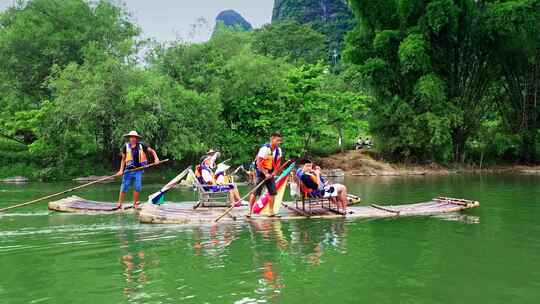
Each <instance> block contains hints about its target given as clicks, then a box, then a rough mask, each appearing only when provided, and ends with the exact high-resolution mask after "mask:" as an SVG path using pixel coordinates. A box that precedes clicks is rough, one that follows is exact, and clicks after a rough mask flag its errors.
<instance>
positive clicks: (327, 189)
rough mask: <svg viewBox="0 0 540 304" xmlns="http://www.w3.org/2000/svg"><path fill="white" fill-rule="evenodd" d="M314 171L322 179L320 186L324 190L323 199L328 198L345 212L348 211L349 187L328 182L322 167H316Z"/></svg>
mask: <svg viewBox="0 0 540 304" xmlns="http://www.w3.org/2000/svg"><path fill="white" fill-rule="evenodd" d="M314 171H315V172H316V174H317V175H318V176H319V178H320V185H321V186H322V188H323V189H324V190H323V193H324V194H323V197H325V198H328V199H329V200H330V201H331V202H333V203H334V204H335V205H336V206H337V207H338V208H341V209H343V210H345V209H347V205H348V203H349V200H348V198H347V187H346V186H345V185H342V184H338V183H334V184H330V183H329V182H328V180H327V179H326V178H325V177H324V176H323V175H322V173H321V167H319V166H315V167H314Z"/></svg>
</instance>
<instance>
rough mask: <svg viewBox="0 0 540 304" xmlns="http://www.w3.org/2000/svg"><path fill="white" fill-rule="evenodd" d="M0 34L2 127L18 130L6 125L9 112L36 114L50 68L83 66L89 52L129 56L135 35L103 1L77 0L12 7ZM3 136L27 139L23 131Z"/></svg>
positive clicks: (36, 0)
mask: <svg viewBox="0 0 540 304" xmlns="http://www.w3.org/2000/svg"><path fill="white" fill-rule="evenodd" d="M0 29H1V30H0V83H2V84H1V86H2V89H3V92H6V94H2V96H0V106H2V109H3V111H2V115H1V116H0V125H2V126H3V128H6V124H8V125H11V126H20V127H24V123H14V122H13V121H12V120H13V118H14V117H15V116H16V115H15V113H17V112H20V111H27V110H34V109H38V108H39V107H40V104H41V102H42V101H43V100H45V99H47V98H49V97H50V91H49V89H48V87H47V86H46V85H45V81H46V79H47V78H48V77H49V76H50V74H51V71H52V69H53V67H55V66H59V67H65V66H67V65H68V64H70V63H72V62H75V63H79V64H81V63H83V60H84V56H85V55H84V54H85V52H86V50H87V49H88V48H89V47H90V48H96V47H97V48H99V49H101V50H104V51H107V52H110V53H114V54H117V55H119V56H125V55H126V52H132V51H133V48H132V43H133V42H132V38H133V37H135V36H136V35H138V33H139V30H138V28H137V27H136V26H135V25H133V24H132V23H130V22H129V20H128V16H127V14H126V13H125V12H124V11H123V10H122V8H120V7H118V6H115V5H113V4H111V3H110V2H109V1H98V2H96V3H94V4H92V5H91V4H89V3H88V2H86V1H83V0H66V1H59V0H33V1H20V2H17V4H16V5H15V6H13V7H11V8H8V9H7V10H6V11H5V12H3V13H1V14H0ZM19 116H25V115H19ZM26 116H27V115H26ZM7 131H8V132H9V133H11V134H18V133H21V132H22V133H23V134H26V135H27V133H28V131H29V130H28V129H22V130H21V129H16V130H14V129H11V130H7ZM26 138H27V139H33V138H34V137H33V136H27V137H26ZM30 141H31V140H30Z"/></svg>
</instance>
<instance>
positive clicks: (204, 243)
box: [192, 225, 236, 257]
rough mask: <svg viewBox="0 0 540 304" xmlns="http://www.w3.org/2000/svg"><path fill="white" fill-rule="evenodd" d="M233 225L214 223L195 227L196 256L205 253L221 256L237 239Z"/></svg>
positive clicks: (194, 243)
mask: <svg viewBox="0 0 540 304" xmlns="http://www.w3.org/2000/svg"><path fill="white" fill-rule="evenodd" d="M235 233H236V231H235V227H234V226H233V225H213V226H210V227H208V226H201V227H195V228H193V243H192V248H193V253H194V255H195V256H200V255H205V256H210V257H220V256H222V255H223V253H224V250H225V249H226V248H227V247H228V246H229V245H230V244H231V243H232V241H233V240H234V239H235Z"/></svg>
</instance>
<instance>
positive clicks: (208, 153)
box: [206, 149, 217, 155]
mask: <svg viewBox="0 0 540 304" xmlns="http://www.w3.org/2000/svg"><path fill="white" fill-rule="evenodd" d="M214 153H217V151H216V150H214V149H210V150H208V152H206V155H210V154H214Z"/></svg>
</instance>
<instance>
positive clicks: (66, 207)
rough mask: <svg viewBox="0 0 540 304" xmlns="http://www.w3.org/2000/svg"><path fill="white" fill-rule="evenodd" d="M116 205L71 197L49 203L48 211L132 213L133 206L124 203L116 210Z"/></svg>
mask: <svg viewBox="0 0 540 304" xmlns="http://www.w3.org/2000/svg"><path fill="white" fill-rule="evenodd" d="M116 205H117V203H102V202H95V201H90V200H86V199H84V198H81V197H78V196H71V197H68V198H64V199H61V200H58V201H54V202H50V203H49V210H53V211H59V212H68V213H80V214H113V213H130V212H134V210H133V204H131V203H125V204H124V205H123V207H124V209H123V210H120V209H118V208H116Z"/></svg>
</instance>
